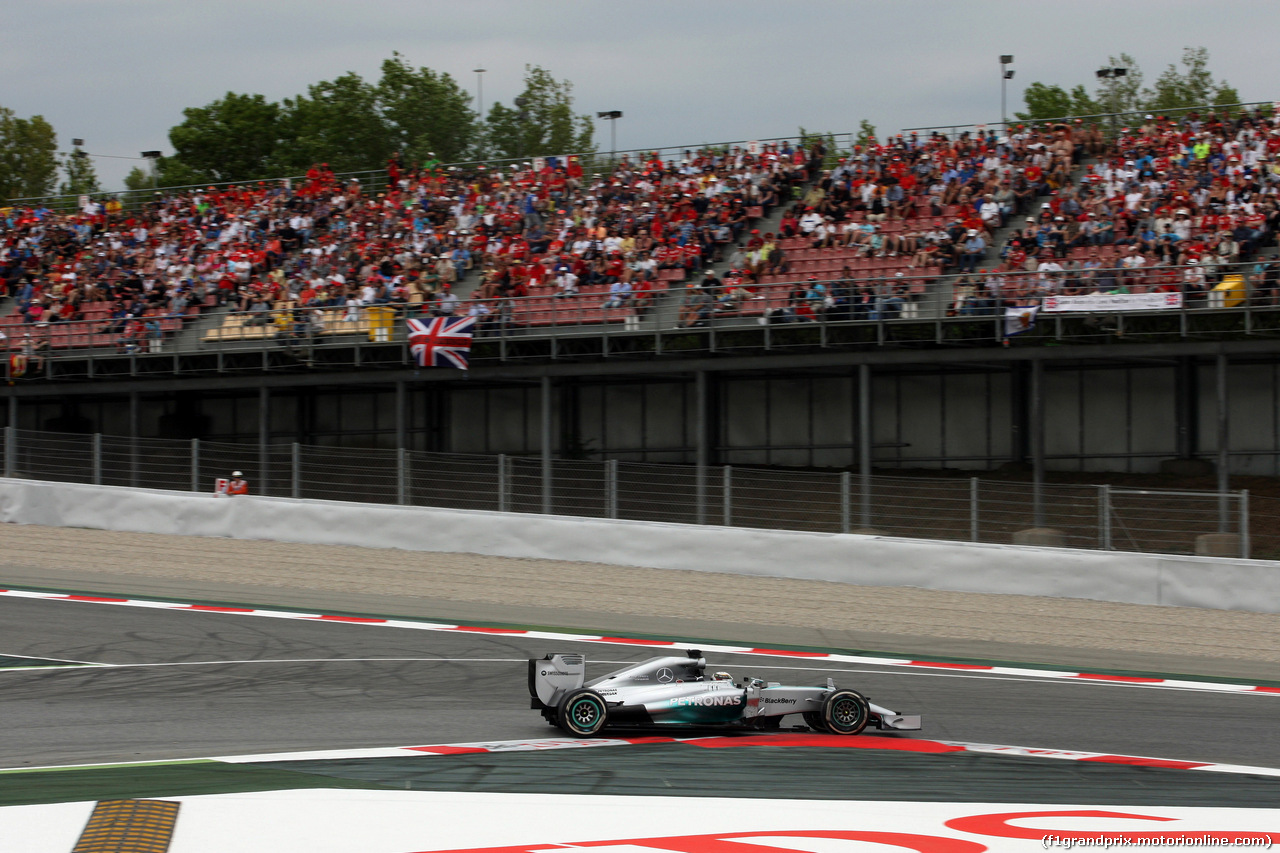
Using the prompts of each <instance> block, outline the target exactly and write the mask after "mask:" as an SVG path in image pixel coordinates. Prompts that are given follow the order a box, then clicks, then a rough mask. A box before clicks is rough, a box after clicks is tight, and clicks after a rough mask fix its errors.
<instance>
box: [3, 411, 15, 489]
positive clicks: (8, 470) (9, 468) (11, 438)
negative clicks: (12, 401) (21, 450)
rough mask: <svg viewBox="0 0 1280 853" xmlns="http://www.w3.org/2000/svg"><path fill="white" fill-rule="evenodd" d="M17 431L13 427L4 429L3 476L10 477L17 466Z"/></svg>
mask: <svg viewBox="0 0 1280 853" xmlns="http://www.w3.org/2000/svg"><path fill="white" fill-rule="evenodd" d="M17 462H18V431H17V430H16V429H14V428H13V425H12V424H10V425H9V426H7V427H5V428H4V475H5V476H6V477H12V476H13V473H14V471H15V470H16V469H17V467H18V465H17Z"/></svg>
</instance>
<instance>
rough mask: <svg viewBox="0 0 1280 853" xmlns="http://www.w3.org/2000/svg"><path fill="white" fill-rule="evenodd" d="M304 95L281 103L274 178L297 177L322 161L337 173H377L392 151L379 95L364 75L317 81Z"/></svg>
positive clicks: (272, 159) (274, 157) (271, 160)
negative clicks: (364, 171)
mask: <svg viewBox="0 0 1280 853" xmlns="http://www.w3.org/2000/svg"><path fill="white" fill-rule="evenodd" d="M307 92H308V93H307V95H306V96H299V97H297V98H292V99H289V98H286V99H285V101H284V103H283V104H282V105H281V121H280V133H279V135H278V137H277V147H276V150H275V151H274V152H273V153H272V154H271V156H270V157H269V158H268V162H269V163H270V166H271V168H270V170H269V171H271V173H272V174H275V175H284V174H299V173H301V172H304V171H306V169H307V168H308V167H309V166H310V165H311V164H312V163H318V162H324V163H328V164H329V166H330V167H331V168H332V169H333V170H334V171H336V172H355V171H360V170H362V169H376V168H378V167H380V166H381V165H382V164H383V163H384V162H386V159H387V157H389V156H390V155H391V153H392V151H393V150H394V149H393V147H392V142H391V140H390V134H389V132H388V129H387V126H386V124H385V122H384V121H383V119H382V114H381V111H380V110H379V105H378V93H377V91H376V90H375V89H374V87H372V86H370V85H369V84H368V83H366V82H365V81H364V80H363V79H361V77H360V75H358V74H354V73H347V74H344V75H342V76H341V77H338V78H336V79H334V80H329V81H325V82H322V83H316V84H315V85H313V86H311V87H309V88H308V90H307Z"/></svg>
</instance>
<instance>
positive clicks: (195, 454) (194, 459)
mask: <svg viewBox="0 0 1280 853" xmlns="http://www.w3.org/2000/svg"><path fill="white" fill-rule="evenodd" d="M191 491H193V492H198V491H200V439H198V438H193V439H191Z"/></svg>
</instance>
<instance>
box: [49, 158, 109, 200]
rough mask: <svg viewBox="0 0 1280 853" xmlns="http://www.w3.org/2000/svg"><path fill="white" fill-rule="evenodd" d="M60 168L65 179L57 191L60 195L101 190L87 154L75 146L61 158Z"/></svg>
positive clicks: (96, 174)
mask: <svg viewBox="0 0 1280 853" xmlns="http://www.w3.org/2000/svg"><path fill="white" fill-rule="evenodd" d="M62 170H63V171H64V172H65V173H66V175H67V179H66V180H65V181H64V182H63V183H62V186H61V187H60V188H59V190H58V192H60V193H62V195H81V194H87V193H96V192H102V187H100V186H98V173H97V171H96V170H95V169H94V168H93V161H92V160H91V159H89V155H88V154H86V153H85V152H83V151H81V150H80V149H79V148H77V149H76V150H75V151H72V152H71V153H70V154H67V155H66V156H64V157H63V158H62Z"/></svg>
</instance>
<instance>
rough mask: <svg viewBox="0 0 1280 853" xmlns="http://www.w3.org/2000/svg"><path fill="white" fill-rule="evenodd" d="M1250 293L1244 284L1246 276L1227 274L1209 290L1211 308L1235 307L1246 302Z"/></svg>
mask: <svg viewBox="0 0 1280 853" xmlns="http://www.w3.org/2000/svg"><path fill="white" fill-rule="evenodd" d="M1248 295H1249V292H1248V289H1247V288H1246V287H1245V284H1244V276H1242V275H1227V276H1223V277H1222V281H1221V282H1220V283H1219V284H1218V286H1217V287H1215V288H1214V289H1213V290H1211V291H1209V307H1210V308H1234V307H1236V306H1237V305H1239V304H1240V303H1242V302H1244V300H1245V297H1247V296H1248Z"/></svg>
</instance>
